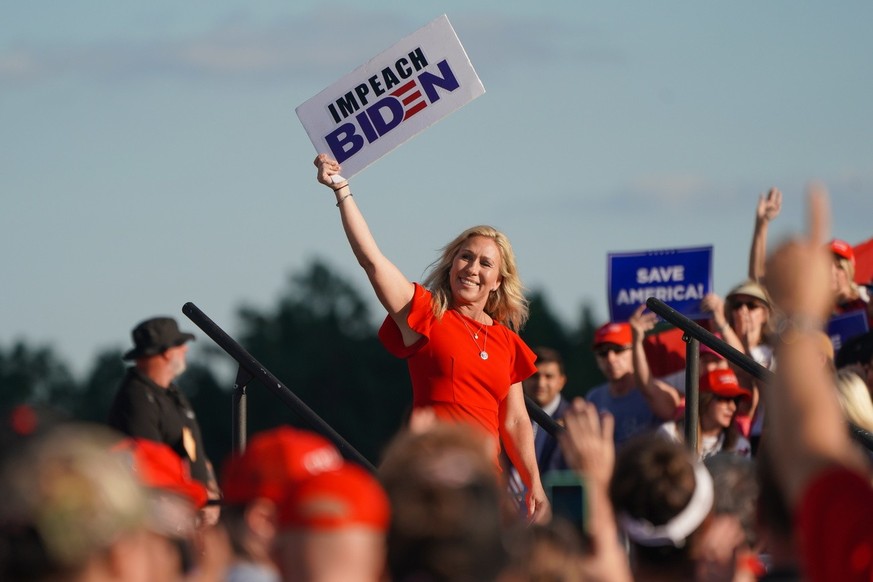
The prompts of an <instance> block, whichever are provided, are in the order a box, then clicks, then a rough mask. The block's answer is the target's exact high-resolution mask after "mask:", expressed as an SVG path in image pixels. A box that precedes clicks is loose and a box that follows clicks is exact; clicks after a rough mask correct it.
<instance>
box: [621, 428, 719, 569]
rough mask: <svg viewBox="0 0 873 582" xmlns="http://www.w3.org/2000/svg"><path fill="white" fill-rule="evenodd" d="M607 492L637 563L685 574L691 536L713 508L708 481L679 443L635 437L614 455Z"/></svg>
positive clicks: (691, 552) (689, 564)
mask: <svg viewBox="0 0 873 582" xmlns="http://www.w3.org/2000/svg"><path fill="white" fill-rule="evenodd" d="M610 497H611V498H612V502H613V505H614V507H615V512H616V517H617V518H618V521H619V524H620V526H621V528H622V530H623V531H624V532H625V534H626V535H627V536H628V539H629V540H630V542H631V548H632V550H633V554H634V557H635V559H636V562H637V565H638V566H642V567H644V568H645V567H648V568H652V569H666V568H670V569H672V570H673V571H674V572H676V573H677V574H678V573H682V572H685V573H687V572H688V571H689V570H691V569H692V568H693V560H694V538H695V535H696V534H697V533H698V532H699V531H700V530H702V529H703V525H704V522H705V521H706V520H707V518H708V517H709V515H710V513H711V512H712V508H713V483H712V478H711V477H710V475H709V472H708V471H707V470H706V468H705V467H704V466H703V464H702V463H700V462H698V461H696V460H695V459H693V458H692V456H691V453H690V452H689V451H688V450H686V448H685V447H684V446H683V445H682V444H680V443H676V442H673V441H670V440H668V439H666V438H660V437H656V436H651V435H649V436H646V437H637V438H636V439H634V440H632V441H630V442H628V443H627V444H626V445H625V446H624V447H623V448H622V449H621V451H620V452H619V454H618V456H617V457H616V463H615V473H614V475H613V478H612V483H611V484H610Z"/></svg>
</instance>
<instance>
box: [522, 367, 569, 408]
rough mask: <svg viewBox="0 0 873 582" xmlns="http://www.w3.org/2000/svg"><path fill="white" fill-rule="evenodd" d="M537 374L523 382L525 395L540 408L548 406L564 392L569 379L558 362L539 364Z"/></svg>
mask: <svg viewBox="0 0 873 582" xmlns="http://www.w3.org/2000/svg"><path fill="white" fill-rule="evenodd" d="M536 366H537V371H536V374H534V375H533V376H531V377H530V378H528V379H526V380H525V381H524V382H522V385H521V386H522V388H523V389H524V393H525V394H527V395H528V396H530V397H531V398H533V399H534V400H535V401H536V403H537V404H539V405H540V406H546V405H547V404H549V403H550V402H551V401H552V400H554V398H555V396H557V394H558V393H559V392H560V391H561V390H563V388H564V384H566V383H567V377H566V376H565V375H564V374H563V372H561V366H560V365H558V362H539V363H537V365H536Z"/></svg>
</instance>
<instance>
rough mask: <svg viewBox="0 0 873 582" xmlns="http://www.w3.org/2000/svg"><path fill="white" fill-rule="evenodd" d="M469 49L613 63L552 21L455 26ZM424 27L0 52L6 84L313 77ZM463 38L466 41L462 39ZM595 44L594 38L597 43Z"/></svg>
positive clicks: (238, 31)
mask: <svg viewBox="0 0 873 582" xmlns="http://www.w3.org/2000/svg"><path fill="white" fill-rule="evenodd" d="M453 23H454V24H455V27H456V30H458V34H459V36H460V37H461V40H462V42H463V43H464V44H465V46H466V47H467V49H468V51H469V52H470V53H471V56H472V55H475V59H476V63H477V66H479V65H482V66H488V67H496V68H497V72H500V70H501V69H500V67H498V65H501V64H505V63H508V62H510V61H512V62H514V63H515V66H516V67H517V66H519V64H522V65H523V64H525V63H527V64H534V63H537V64H542V63H547V62H549V60H550V59H562V60H563V59H576V60H578V59H580V58H583V59H594V60H606V61H609V60H616V59H619V56H618V55H616V54H613V53H611V52H610V51H609V50H604V49H602V48H598V47H594V46H592V47H588V48H581V49H580V48H578V47H577V48H572V49H571V48H567V47H562V46H561V40H560V39H561V38H567V35H568V34H571V33H572V32H573V31H571V30H569V29H568V25H566V24H563V23H561V22H560V21H556V20H554V19H545V18H540V19H525V20H521V19H518V18H513V17H510V16H505V15H504V16H495V15H491V14H489V15H488V17H487V18H485V17H482V16H481V15H475V14H473V15H463V14H462V15H459V17H458V18H456V19H455V18H453ZM424 24H425V23H424V22H416V21H414V20H413V19H412V18H410V17H408V16H404V15H402V14H398V13H395V12H377V11H348V10H347V11H343V12H339V13H332V14H331V15H330V18H329V19H328V18H326V17H325V15H324V13H323V11H316V10H313V11H310V12H308V13H306V14H303V15H301V16H294V17H285V18H284V19H281V20H274V21H272V22H271V23H270V24H269V25H258V24H254V23H253V22H252V21H251V20H249V19H248V18H246V17H245V16H244V15H240V16H238V17H236V18H234V19H232V20H229V21H228V20H226V21H223V22H222V23H221V24H219V25H217V26H216V27H215V28H213V29H212V30H210V31H207V32H204V33H201V34H199V35H197V36H191V37H188V38H182V39H168V38H155V39H152V40H127V39H118V38H114V39H111V40H103V41H99V42H93V43H90V44H61V45H59V44H53V45H50V46H48V45H30V46H24V47H18V48H17V49H15V50H14V51H10V52H7V53H5V54H4V53H0V79H4V80H7V81H15V80H33V79H38V78H48V77H54V76H59V75H65V74H73V75H77V76H86V77H98V78H101V79H103V80H119V79H125V80H129V79H136V78H150V77H185V78H190V79H195V80H196V79H200V78H204V77H207V78H236V77H246V78H251V79H255V80H256V79H258V78H262V79H264V80H271V79H276V78H283V79H290V78H295V79H296V80H299V79H300V78H309V77H311V76H318V75H322V74H325V72H329V73H330V74H329V75H328V76H331V75H333V76H335V74H336V71H337V69H339V70H342V71H343V72H345V71H348V70H351V69H352V68H354V67H355V66H357V65H359V64H360V63H361V62H363V59H365V58H369V57H371V56H373V55H375V54H377V53H378V52H380V51H382V50H384V49H386V48H388V46H390V44H392V43H393V42H395V41H397V40H399V39H400V38H402V37H403V36H405V35H406V34H410V33H412V32H413V31H414V30H415V29H416V28H417V27H418V26H422V25H424ZM461 30H463V34H462V33H461ZM594 37H595V38H596V35H594Z"/></svg>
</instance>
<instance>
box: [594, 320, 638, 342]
mask: <svg viewBox="0 0 873 582" xmlns="http://www.w3.org/2000/svg"><path fill="white" fill-rule="evenodd" d="M631 343H633V334H632V333H631V327H630V324H628V323H612V322H610V323H604V324H603V325H601V326H600V327H598V328H597V331H595V332H594V344H593V347H595V348H596V347H597V346H599V345H601V344H615V345H618V346H626V345H628V344H631Z"/></svg>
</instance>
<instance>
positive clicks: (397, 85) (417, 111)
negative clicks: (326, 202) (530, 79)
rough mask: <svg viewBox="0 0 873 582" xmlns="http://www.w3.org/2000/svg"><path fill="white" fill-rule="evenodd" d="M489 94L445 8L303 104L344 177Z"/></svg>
mask: <svg viewBox="0 0 873 582" xmlns="http://www.w3.org/2000/svg"><path fill="white" fill-rule="evenodd" d="M483 93H485V88H484V87H483V86H482V82H481V81H480V80H479V77H478V76H477V75H476V71H474V70H473V65H472V64H471V63H470V59H469V58H468V57H467V53H466V52H465V51H464V47H463V46H461V42H460V41H459V40H458V37H457V35H456V34H455V31H454V29H452V25H451V24H450V23H449V19H448V18H447V17H446V15H445V14H443V15H442V16H440V17H439V18H437V19H435V20H434V21H432V22H431V23H430V24H427V25H426V26H424V27H423V28H420V29H419V30H417V31H416V32H414V33H413V34H411V35H409V36H407V37H406V38H404V39H403V40H401V41H400V42H398V43H397V44H395V45H394V46H392V47H391V48H390V49H388V50H386V51H384V52H382V53H381V54H379V55H378V56H376V57H374V58H372V59H371V60H370V61H369V62H367V63H366V64H364V65H362V66H360V67H358V68H357V69H355V70H354V71H352V72H351V73H349V74H348V75H346V76H344V77H343V78H342V79H340V80H339V81H337V82H335V83H334V84H333V85H331V86H330V87H328V88H327V89H325V90H324V91H322V92H320V93H319V94H318V95H316V96H315V97H313V98H311V99H309V100H308V101H306V102H305V103H303V104H301V105H300V106H299V107H297V109H296V111H297V117H298V118H300V122H301V123H302V124H303V127H304V128H305V129H306V133H307V134H309V139H310V140H311V141H312V145H314V146H315V149H316V151H318V152H323V153H326V154H328V155H330V156H331V157H333V158H334V159H336V160H337V161H338V162H340V163H341V164H342V166H343V171H342V173H343V176H344V177H346V178H349V177H351V176H352V175H354V174H356V173H358V172H360V171H361V170H363V169H364V168H366V167H367V166H369V165H370V164H371V163H373V162H374V161H376V160H377V159H379V158H380V157H382V156H384V155H385V154H387V153H388V152H390V151H391V150H393V149H394V148H396V147H397V146H399V145H400V144H402V143H403V142H405V141H407V140H408V139H410V138H411V137H413V136H415V135H416V134H418V133H420V132H421V131H423V130H424V129H426V128H427V127H429V126H431V125H433V124H434V123H436V122H437V121H439V120H440V119H442V118H443V117H445V116H446V115H449V114H450V113H452V112H453V111H455V110H457V109H460V108H461V107H463V106H464V105H466V104H467V103H469V102H470V101H472V100H473V99H475V98H476V97H479V96H480V95H482V94H483Z"/></svg>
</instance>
